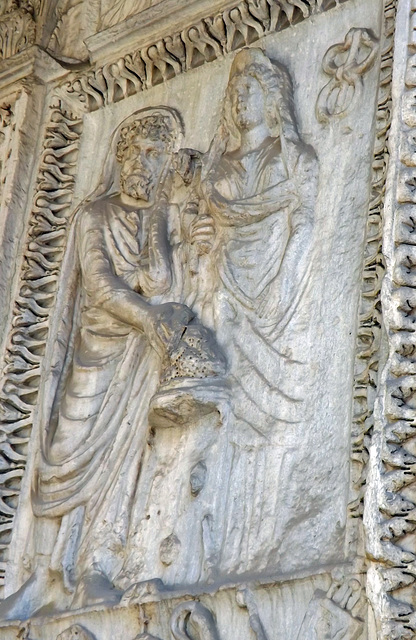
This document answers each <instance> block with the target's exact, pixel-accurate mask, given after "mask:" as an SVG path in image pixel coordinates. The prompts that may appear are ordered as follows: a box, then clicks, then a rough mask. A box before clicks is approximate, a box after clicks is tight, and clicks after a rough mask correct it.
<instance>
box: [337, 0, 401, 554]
mask: <svg viewBox="0 0 416 640" xmlns="http://www.w3.org/2000/svg"><path fill="white" fill-rule="evenodd" d="M396 8H397V0H387V2H386V6H385V10H384V34H383V40H382V44H381V46H382V52H381V68H380V80H379V90H378V99H377V111H376V139H375V144H374V151H373V162H372V171H371V192H370V205H369V212H368V219H367V231H366V244H365V249H364V265H363V275H362V290H361V297H360V307H359V309H360V310H359V319H358V320H359V326H358V332H357V347H356V356H355V375H354V398H353V425H352V432H351V438H352V443H351V493H350V502H349V505H348V509H349V515H350V516H351V517H352V518H353V519H356V518H358V519H359V521H358V522H359V524H358V527H355V528H354V529H353V531H352V534H353V535H355V536H359V535H360V533H362V527H361V521H362V516H363V511H364V494H365V484H366V472H367V462H368V448H369V445H370V441H371V432H372V430H373V427H374V402H375V396H376V391H377V383H378V371H379V359H380V343H381V336H382V328H381V325H382V314H381V284H382V280H383V276H384V272H385V264H384V257H383V252H382V240H383V214H384V195H385V189H386V176H387V167H388V160H389V149H388V135H389V132H390V125H391V117H392V114H391V99H392V71H393V46H394V34H395V20H396ZM351 542H352V543H353V548H354V549H355V550H356V548H357V544H358V540H357V539H355V540H352V541H351Z"/></svg>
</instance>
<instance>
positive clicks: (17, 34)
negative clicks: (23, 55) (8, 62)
mask: <svg viewBox="0 0 416 640" xmlns="http://www.w3.org/2000/svg"><path fill="white" fill-rule="evenodd" d="M35 7H36V8H37V2H32V1H31V0H5V2H3V3H2V7H1V8H0V60H3V59H4V58H10V57H11V56H14V55H15V54H16V53H19V52H20V51H22V50H23V49H26V48H27V47H28V46H30V45H31V44H33V43H34V41H35V20H34V17H33V14H34V10H35Z"/></svg>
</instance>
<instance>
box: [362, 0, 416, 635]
mask: <svg viewBox="0 0 416 640" xmlns="http://www.w3.org/2000/svg"><path fill="white" fill-rule="evenodd" d="M403 4H404V3H403ZM408 6H409V10H410V16H409V24H410V25H411V29H413V26H412V25H413V23H414V20H415V18H416V5H415V3H414V2H412V3H410V2H409V3H408ZM415 52H416V41H415V39H414V35H413V34H411V35H410V36H409V44H408V47H407V60H406V62H405V63H406V72H405V79H404V83H405V86H404V87H403V88H402V90H401V100H402V102H401V112H400V115H398V120H399V122H398V135H397V138H396V139H397V140H399V143H398V145H397V146H398V149H397V151H398V152H397V160H396V161H397V163H398V175H397V183H396V184H395V185H394V187H393V190H392V191H393V193H392V194H390V195H391V196H392V199H393V202H392V203H391V207H392V221H391V224H392V228H391V236H390V229H389V227H388V226H386V234H385V235H386V237H385V243H386V255H387V256H388V258H389V264H388V269H387V277H386V279H385V282H384V285H383V293H382V301H383V320H384V324H385V327H386V332H387V338H388V343H389V354H388V360H387V363H386V366H385V369H384V371H383V375H382V379H381V385H380V392H379V395H380V400H379V407H378V415H377V416H376V417H377V418H378V419H377V422H376V429H375V433H374V437H373V443H372V447H371V457H370V479H371V488H370V489H369V498H368V504H366V509H365V523H366V527H367V531H366V533H367V545H368V554H369V557H370V566H369V571H368V576H369V578H368V593H369V598H370V601H371V603H372V605H373V609H374V612H375V617H376V621H377V623H378V629H377V632H378V636H377V637H379V638H380V640H410V639H412V638H414V637H415V635H416V607H415V606H414V604H413V603H414V587H410V585H412V583H414V582H415V579H416V566H415V560H416V554H415V553H414V549H415V535H414V532H415V531H416V498H415V495H414V487H412V485H414V483H415V481H416V450H415V436H416V412H415V408H416V402H415V401H416V376H415V374H416V333H415V328H416V325H415V320H416V276H415V270H416V234H415V231H416V209H415V205H416V195H415V184H416V152H415V139H416V108H415V87H416V59H415ZM395 150H396V148H395V149H394V151H395ZM376 408H377V407H376ZM409 587H410V590H409ZM412 592H413V593H412Z"/></svg>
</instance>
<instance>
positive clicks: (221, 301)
mask: <svg viewBox="0 0 416 640" xmlns="http://www.w3.org/2000/svg"><path fill="white" fill-rule="evenodd" d="M333 4H335V3H331V2H326V3H325V2H318V1H317V2H305V1H303V0H296V1H295V0H293V1H292V0H290V1H289V0H288V1H286V2H272V0H259V1H254V0H253V1H251V0H250V1H248V0H247V2H240V3H238V4H237V3H231V2H223V3H222V4H221V3H220V2H216V3H215V15H214V9H213V8H212V9H211V12H210V11H209V9H208V8H207V5H206V3H205V2H204V1H203V0H201V2H199V3H198V2H192V3H189V5H187V7H184V8H183V10H182V9H181V10H179V9H178V7H176V6H174V3H172V2H170V1H169V0H167V1H166V2H163V1H161V2H159V3H157V2H145V3H141V4H140V3H139V4H138V3H131V2H128V1H126V0H125V1H121V0H120V2H117V3H106V2H98V1H97V2H91V3H86V2H81V1H78V2H58V3H49V4H48V3H43V4H42V5H38V4H37V3H26V4H25V3H15V4H13V6H11V5H10V7H6V8H5V10H4V13H3V14H2V16H1V20H2V21H4V23H5V24H6V27H5V34H6V38H8V37H9V35H8V34H9V33H11V31H10V32H9V31H8V29H11V28H12V27H11V26H10V25H11V17H10V19H9V18H8V16H9V15H10V16H12V13H13V12H16V11H17V12H20V13H19V16H20V14H22V15H23V14H24V19H25V20H28V21H29V22H30V25H31V27H30V28H31V29H32V31H33V34H32V31H26V34H27V40H25V41H20V40H19V42H17V43H16V44H13V46H14V48H13V47H11V46H9V44H8V45H7V46H6V45H4V46H3V48H2V56H3V57H4V58H10V62H11V63H12V66H10V65H9V66H8V67H6V66H5V65H4V67H2V68H0V85H1V79H2V78H4V86H0V90H1V91H2V92H3V93H2V95H5V96H6V97H7V96H9V95H10V99H9V101H7V100H5V102H4V107H3V108H2V111H1V114H2V131H3V132H4V133H3V137H2V139H1V140H0V143H1V145H2V146H1V148H0V154H2V155H1V158H3V160H2V168H1V172H0V175H1V176H2V181H3V182H4V187H3V191H2V195H1V197H2V211H3V212H4V215H3V217H2V221H1V231H2V236H1V237H2V246H3V247H4V249H3V250H4V256H5V257H6V258H7V259H6V261H5V262H6V264H5V268H4V270H3V272H2V276H1V280H0V285H1V287H2V288H3V289H4V291H5V296H6V299H7V300H8V304H7V305H6V308H5V309H4V310H3V311H2V312H1V313H0V321H1V322H0V326H1V327H2V330H3V329H4V330H3V332H2V342H1V344H2V358H3V362H4V374H3V379H2V386H1V398H0V399H1V402H2V419H3V418H4V421H3V425H4V427H3V431H2V433H3V434H4V443H5V444H4V448H3V449H2V452H3V454H2V455H3V458H2V459H3V460H4V464H3V467H4V473H3V486H4V495H3V504H4V508H3V510H2V513H4V515H3V518H4V524H2V525H1V526H2V527H3V529H2V535H3V538H2V542H3V543H4V548H3V549H2V553H3V554H4V566H3V571H4V572H5V590H4V595H5V596H6V599H5V600H4V602H3V603H1V604H0V618H1V619H2V620H3V622H0V625H1V628H2V633H3V634H4V637H5V638H7V639H8V638H9V637H10V638H15V637H16V635H17V634H18V633H19V634H20V636H19V637H26V638H28V639H30V638H31V639H32V640H40V638H43V639H44V640H55V639H58V638H59V640H64V639H66V638H75V637H76V638H80V637H82V638H88V640H91V639H92V638H96V640H101V638H103V639H106V638H108V639H110V638H130V637H131V640H133V639H136V638H142V639H143V638H148V639H149V638H156V639H160V640H167V639H168V638H172V637H173V638H175V639H176V640H178V639H180V640H183V639H184V638H192V639H194V640H195V639H196V638H198V639H199V638H201V639H202V638H204V639H210V640H213V639H214V638H215V639H216V640H219V639H221V640H222V639H224V640H226V639H227V638H229V639H230V640H231V638H234V637H242V638H246V637H247V638H249V637H256V638H257V640H266V639H270V640H271V639H272V638H279V639H280V638H282V639H283V638H293V639H295V638H296V639H299V640H300V639H301V638H308V639H309V638H311V639H312V638H316V639H317V640H318V639H319V638H323V637H327V638H345V639H347V638H352V639H357V640H358V639H359V638H366V637H370V638H376V637H380V638H387V637H397V638H399V637H409V638H410V637H412V635H411V633H412V631H409V630H408V629H410V628H411V625H412V624H413V623H412V620H413V617H414V616H413V609H412V605H411V597H410V599H409V597H408V598H407V599H408V600H409V604H408V605H403V606H404V609H403V611H402V610H400V611H402V613H403V615H407V616H408V617H409V621H407V623H406V624H407V626H406V624H404V626H403V625H402V626H398V620H397V616H398V615H399V613H400V611H399V610H398V611H399V613H397V612H396V613H397V615H396V613H395V609H394V608H392V610H386V609H385V608H383V607H384V604H383V602H385V597H387V596H386V594H387V593H393V592H394V591H395V588H396V587H397V585H398V584H400V585H401V584H402V582H401V581H402V579H403V578H402V577H400V576H402V573H400V575H398V576H396V574H395V573H394V572H395V571H396V569H392V577H390V578H389V580H390V582H389V585H390V586H389V588H386V586H385V585H384V584H382V580H384V578H381V577H380V576H384V567H385V564H386V563H387V564H389V563H391V562H393V564H395V563H396V564H397V563H399V566H400V567H402V566H404V565H406V569H407V570H409V566H408V565H409V563H410V562H411V561H412V556H411V549H412V541H411V540H410V539H409V540H408V541H406V545H405V546H406V551H404V552H401V551H399V552H397V551H395V552H394V553H393V551H392V553H391V554H390V555H388V554H387V556H385V555H383V553H380V549H381V548H382V547H383V548H386V547H385V545H383V544H382V545H381V546H380V544H379V540H380V539H381V538H383V536H384V535H385V534H384V533H383V531H384V529H383V531H381V530H380V533H378V528H377V527H379V526H380V522H379V520H380V516H379V515H378V514H379V512H378V506H379V505H380V503H381V504H383V498H382V497H380V495H381V494H380V491H381V492H382V493H383V491H384V489H383V490H382V489H380V486H381V484H382V482H383V480H380V479H379V476H380V471H379V469H380V466H379V465H380V464H381V463H380V459H381V458H382V459H383V464H385V465H387V467H386V472H387V474H389V473H390V472H392V470H393V469H396V466H395V464H396V462H395V460H396V458H394V455H393V454H394V452H392V453H391V456H393V457H387V458H386V454H385V453H380V452H379V451H380V448H377V442H378V441H377V439H375V440H374V447H373V450H372V456H373V458H372V460H373V463H372V464H373V467H372V475H371V476H370V483H369V489H367V495H368V496H370V498H369V499H370V502H369V503H367V515H366V520H365V525H366V532H367V535H368V538H367V549H368V554H369V558H370V561H375V565H374V566H372V568H371V570H370V578H371V581H370V583H369V587H368V588H369V594H370V601H369V602H370V604H371V606H373V607H374V610H373V611H370V614H369V615H368V611H367V606H368V605H367V600H366V598H365V587H366V569H367V565H366V561H365V552H364V546H365V544H366V540H365V538H364V533H363V527H362V520H361V513H362V499H363V496H362V490H361V485H362V484H363V480H364V479H365V462H366V448H367V446H368V444H369V443H368V435H366V436H365V434H366V433H368V434H369V435H371V432H370V428H371V424H372V422H371V420H372V417H371V413H372V402H373V395H374V391H373V387H374V386H375V379H376V375H377V373H376V372H377V358H376V357H375V359H374V360H373V361H372V362H373V363H372V364H371V367H372V371H373V372H374V373H372V374H371V375H370V374H369V375H368V376H367V377H365V376H364V375H363V372H362V371H361V370H360V369H359V370H358V383H357V371H356V377H355V379H354V365H355V363H356V353H357V352H356V341H357V333H359V335H360V340H365V339H364V338H363V335H364V334H365V331H366V330H368V331H369V332H371V331H373V329H372V328H371V327H372V325H371V323H372V322H373V318H374V317H375V315H376V311H374V309H373V308H370V314H369V315H368V316H367V317H365V318H364V320H362V318H363V313H362V308H360V307H359V305H360V304H363V303H362V301H363V300H366V299H367V300H368V299H369V298H371V301H372V303H373V304H374V308H376V309H377V313H379V305H378V304H377V301H374V300H376V298H377V295H378V290H377V291H376V292H375V293H374V291H373V290H372V289H371V288H369V285H368V282H370V281H371V282H372V280H371V279H370V276H369V275H364V276H363V262H364V256H366V260H367V256H368V252H369V251H370V249H369V243H370V240H369V239H368V238H369V236H371V223H370V219H371V220H372V218H371V215H373V214H374V207H373V208H371V209H370V216H369V199H370V189H373V191H372V193H371V197H373V192H374V190H375V189H378V187H379V184H378V182H377V179H378V176H381V177H380V178H379V182H380V183H381V184H383V180H384V179H385V173H384V168H383V166H382V165H383V162H384V158H385V156H386V155H387V152H386V151H385V142H386V136H387V135H388V125H386V128H385V131H384V133H383V135H379V133H380V128H379V120H376V113H377V118H378V117H379V114H380V113H387V116H386V117H387V120H386V121H388V110H387V112H385V111H383V109H385V105H386V104H387V105H388V104H389V98H388V96H389V93H388V90H387V94H385V93H383V91H384V92H385V91H386V87H389V86H390V85H389V76H387V80H385V78H386V76H385V75H384V74H385V69H386V68H389V65H390V60H391V52H390V49H389V47H391V25H392V24H393V22H394V19H395V16H394V8H395V7H394V3H392V2H390V3H389V2H386V3H385V6H382V3H380V2H379V1H378V0H367V1H366V2H364V1H363V0H361V1H360V0H349V1H348V2H344V3H337V6H332V5H333ZM15 5H16V6H15ZM110 5H111V6H110ZM405 5H406V2H405V0H403V1H402V8H401V9H400V11H401V13H400V12H399V16H404V15H405V13H406V10H407V11H409V10H410V9H409V8H406V7H405ZM403 7H404V8H403ZM163 12H164V15H163ZM311 14H312V15H311ZM19 19H20V18H19ZM400 19H401V20H402V22H401V23H403V24H405V23H406V25H407V22H406V20H405V18H403V17H401V18H400ZM401 23H400V24H401ZM34 25H36V29H35V28H34ZM141 25H142V26H141ZM16 33H17V31H16ZM30 34H32V35H30ZM246 45H250V50H247V49H246V50H243V51H240V49H243V47H245V46H246ZM29 46H32V49H30V48H29ZM38 46H40V47H43V48H44V49H45V50H46V51H47V53H45V52H44V51H41V49H40V48H39V49H38V48H37V47H38ZM386 52H387V53H386ZM47 56H50V58H47ZM389 56H390V57H389ZM54 59H56V61H55V60H54ZM14 60H16V62H13V61H14ZM44 60H53V64H52V66H51V67H50V71H49V72H48V74H45V73H43V72H42V69H45V68H46V65H45V63H44V62H43V61H44ZM91 60H93V61H94V62H91ZM80 61H82V64H81V65H80V66H79V64H78V63H79V62H80ZM5 62H9V61H8V60H6V61H5ZM206 63H208V64H206ZM13 65H14V66H13ZM42 65H43V66H42ZM0 67H1V65H0ZM10 69H12V71H10ZM409 73H410V72H409ZM2 74H3V75H2ZM13 74H14V76H13ZM25 74H29V75H30V74H33V77H36V78H37V80H36V82H35V83H34V84H33V86H32V85H31V83H30V82H27V81H26V79H25ZM13 77H14V78H15V80H14V83H13ZM409 77H410V80H409V78H408V79H407V83H408V84H409V82H410V83H411V76H409ZM42 82H43V84H42ZM380 82H381V85H380ZM19 83H21V84H19ZM397 86H398V85H397ZM16 87H18V88H19V90H20V91H21V93H20V94H18V96H17V100H16V94H15V93H13V91H16ZM401 91H402V89H401V88H396V93H395V94H393V96H394V98H395V99H396V100H397V99H398V98H397V96H398V95H401V93H400V92H401ZM385 95H387V98H386V99H384V97H383V96H385ZM12 97H13V100H12V99H11V98H12ZM383 100H384V102H383ZM387 109H388V108H387ZM29 112H31V113H33V115H32V116H31V118H32V122H33V123H35V120H36V118H38V119H37V123H38V125H39V128H40V131H41V133H40V135H39V136H38V137H36V136H35V135H34V130H33V129H31V126H30V124H29V122H28V121H26V122H25V123H24V124H21V122H22V120H23V119H24V116H25V114H27V113H29ZM405 117H406V118H407V120H406V126H407V127H411V126H412V122H413V121H412V119H411V116H409V115H406V116H405ZM26 118H27V116H26ZM409 118H410V119H409ZM163 122H164V123H165V124H163ZM166 123H168V124H166ZM409 123H410V124H409ZM165 125H166V126H165ZM393 129H394V128H393ZM396 135H397V134H396ZM19 136H20V137H19ZM383 136H384V137H383ZM392 140H393V138H392ZM380 144H381V146H380ZM379 146H380V148H379ZM1 158H0V160H1ZM10 158H11V159H12V161H10ZM31 158H33V160H32V159H31ZM37 158H40V160H39V162H38V161H37ZM374 158H376V159H374ZM380 158H381V160H380ZM406 158H407V159H405V161H404V164H406V166H410V167H411V166H412V159H411V157H410V156H409V158H410V159H409V158H408V157H407V156H406ZM377 163H379V164H378V165H377ZM6 165H7V171H6V172H5V169H4V167H5V166H6ZM25 167H27V171H26V172H25ZM377 171H378V172H379V173H377ZM3 175H4V180H3ZM406 175H407V174H406ZM403 180H404V183H405V184H407V182H406V179H405V178H404V179H403ZM403 188H404V187H403ZM402 191H403V189H402ZM400 193H401V194H402V195H400V198H399V201H400V202H401V203H402V204H405V205H406V206H407V207H408V208H409V206H411V204H412V200H411V198H410V200H409V196H406V195H403V193H404V192H403V193H402V192H400ZM406 193H407V192H406ZM406 198H407V199H406ZM30 202H32V206H31V205H30ZM372 202H373V201H372ZM377 206H378V204H377ZM15 211H16V212H17V213H18V215H17V216H16V215H14V212H15ZM377 215H379V213H377ZM409 215H410V214H409ZM389 228H390V227H389V226H387V229H389ZM368 233H369V235H366V234H368ZM377 237H378V236H377ZM378 241H379V240H377V242H378ZM366 243H367V244H366ZM405 244H406V243H405ZM386 246H387V247H388V246H389V245H388V244H387V245H386ZM378 251H379V246H378V245H377V249H376V254H377V255H378V253H377V252H378ZM404 253H405V254H406V256H407V257H406V259H407V260H408V259H410V258H408V252H407V253H406V251H405V252H404ZM376 261H378V262H377V266H376V267H374V270H375V271H376V272H377V277H381V276H380V273H381V272H382V267H381V262H382V258H378V257H377V258H376ZM371 264H373V263H371ZM406 264H407V263H406ZM379 265H380V268H379ZM365 267H368V260H367V262H366V263H365ZM371 268H372V267H371ZM364 274H366V272H364ZM371 277H372V274H371ZM366 278H367V279H366ZM397 278H398V277H397V276H396V280H395V282H396V283H397V284H402V279H403V278H402V279H400V278H399V279H397ZM405 280H406V279H405ZM377 282H378V280H377ZM388 282H389V280H388V281H387V283H388ZM405 284H406V286H411V283H410V285H409V283H408V282H407V280H406V282H405ZM376 286H377V285H376ZM386 291H387V293H386V294H385V302H384V305H385V308H386V309H389V308H390V305H391V301H390V295H391V294H390V292H389V291H388V289H386ZM406 300H407V298H406ZM13 301H14V303H13ZM360 301H361V302H360ZM408 304H410V303H409V302H408ZM364 306H365V305H364ZM392 313H393V312H392ZM358 317H359V318H360V322H361V324H360V327H358ZM394 326H395V325H394ZM395 330H396V329H395V328H393V329H392V330H391V331H393V332H394V331H395ZM371 335H373V334H371ZM372 353H373V352H372ZM360 357H364V356H360ZM360 366H361V365H360ZM407 374H408V375H411V372H410V373H409V372H407ZM392 375H393V376H394V375H396V374H395V373H393V374H392ZM383 380H384V378H383ZM411 382H412V381H411V379H409V380H407V379H406V384H407V387H409V389H411V388H412V387H411ZM354 383H355V385H356V386H355V387H354ZM357 384H358V386H357ZM386 384H390V383H389V382H388V380H387V383H386ZM407 387H406V388H407ZM354 389H355V390H354ZM357 389H361V392H360V393H361V394H362V395H365V396H366V402H367V405H366V406H367V409H366V410H367V411H368V416H367V418H366V425H367V426H364V427H359V428H360V429H362V431H360V432H359V433H358V435H357V433H356V431H355V428H356V427H355V425H354V429H352V420H353V417H354V419H355V417H356V409H355V408H354V409H353V398H355V399H356V398H357V393H358V392H357ZM362 389H364V391H362ZM400 393H402V391H400ZM396 395H397V394H396ZM393 397H396V396H393ZM406 397H407V396H406ZM359 402H361V398H360V399H359ZM382 411H383V410H382ZM392 415H393V414H392ZM392 419H393V420H397V416H396V414H394V417H393V418H392ZM404 419H408V420H410V421H412V420H413V414H412V409H411V408H410V409H409V414H406V416H405V418H404ZM381 422H382V421H381ZM377 430H378V431H377V433H378V432H379V431H380V427H379V426H377ZM406 433H407V431H406ZM397 437H399V436H397ZM399 439H400V438H399ZM351 443H353V444H351ZM389 455H390V454H389ZM400 455H401V454H400ZM403 456H404V457H402V458H400V460H399V462H398V464H399V467H400V472H399V476H400V477H401V475H400V474H402V475H403V474H404V475H406V477H407V478H409V480H410V482H412V480H411V479H410V475H409V474H411V473H412V469H413V468H412V464H413V457H412V452H411V450H410V449H408V450H406V451H405V452H404V453H403ZM357 468H358V472H357ZM389 477H390V476H389ZM412 477H413V476H412ZM395 482H396V481H395ZM397 482H399V484H400V482H401V481H400V479H398V480H397ZM372 483H373V484H372ZM380 483H381V484H380ZM406 483H407V481H406ZM396 484H397V483H396ZM396 484H394V488H395V487H396ZM389 486H390V485H389ZM401 486H402V485H401ZM394 490H395V489H394ZM379 494H380V495H379ZM383 495H384V494H383ZM406 500H408V502H406V513H411V512H412V502H411V490H410V492H408V493H407V494H406ZM400 504H403V503H402V502H401V503H400ZM382 508H383V507H382ZM390 515H397V514H390ZM381 525H382V526H383V523H381ZM397 526H398V527H399V528H400V526H401V524H400V523H398V525H397ZM405 526H406V527H407V528H408V529H406V530H409V531H410V530H412V526H411V525H409V524H408V523H407V524H406V525H405ZM393 537H394V536H393ZM377 563H378V564H377ZM405 573H406V572H405ZM410 573H411V571H410ZM393 574H394V575H393ZM403 575H404V574H403ZM406 575H408V572H407V573H406ZM19 589H20V591H19ZM380 603H381V604H380ZM400 606H401V605H400ZM45 616H46V617H45ZM412 616H413V617H412ZM15 619H16V620H17V622H15V621H14V620H15ZM26 619H29V620H28V621H27V622H25V620H26ZM7 620H9V621H7ZM19 620H20V621H19ZM74 625H75V626H74ZM76 625H80V626H76ZM409 625H410V626H409ZM383 634H384V635H383ZM389 634H390V635H389ZM391 634H393V635H391ZM394 634H395V635H394ZM406 634H407V635H406Z"/></svg>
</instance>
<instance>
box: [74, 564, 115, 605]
mask: <svg viewBox="0 0 416 640" xmlns="http://www.w3.org/2000/svg"><path fill="white" fill-rule="evenodd" d="M122 594H123V592H122V591H119V590H118V589H116V588H115V587H114V585H113V584H112V582H110V580H109V579H108V578H107V576H106V575H104V573H102V572H101V571H98V570H94V571H92V572H90V573H85V574H84V575H83V576H82V578H81V580H80V581H79V584H78V586H77V589H76V592H75V596H74V600H73V602H72V606H73V607H74V608H75V609H82V608H84V607H89V606H91V605H94V604H107V605H109V606H112V605H115V604H118V603H119V602H120V599H121V596H122Z"/></svg>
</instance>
